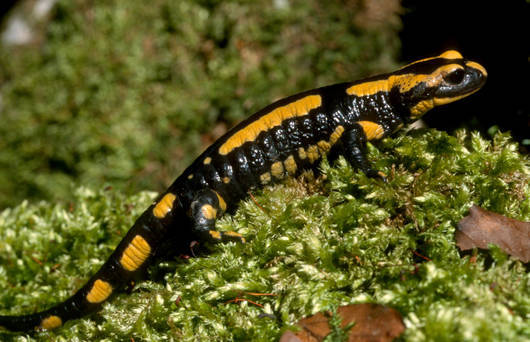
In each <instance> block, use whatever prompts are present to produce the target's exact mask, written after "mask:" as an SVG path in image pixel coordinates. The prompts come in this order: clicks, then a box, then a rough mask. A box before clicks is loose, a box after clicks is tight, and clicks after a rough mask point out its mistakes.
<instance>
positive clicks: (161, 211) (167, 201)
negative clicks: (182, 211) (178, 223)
mask: <svg viewBox="0 0 530 342" xmlns="http://www.w3.org/2000/svg"><path fill="white" fill-rule="evenodd" d="M176 198H177V197H176V196H175V195H174V194H172V193H167V194H165V196H164V197H162V199H161V200H160V201H159V202H158V203H157V204H156V206H155V207H154V208H153V215H155V217H157V218H159V219H161V218H164V217H165V216H166V215H167V213H169V212H170V211H171V208H173V202H174V201H175V199H176Z"/></svg>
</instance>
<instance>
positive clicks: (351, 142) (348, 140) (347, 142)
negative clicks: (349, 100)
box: [341, 124, 386, 182]
mask: <svg viewBox="0 0 530 342" xmlns="http://www.w3.org/2000/svg"><path fill="white" fill-rule="evenodd" d="M367 140H368V139H367V136H366V133H365V130H364V129H363V127H362V126H361V125H359V124H356V125H354V126H353V127H352V128H351V129H350V130H348V131H346V132H344V134H343V135H342V137H341V141H342V145H343V149H344V150H343V155H344V157H345V158H346V160H348V162H349V163H350V164H351V165H352V166H353V167H355V168H357V169H359V170H361V171H362V172H364V174H366V175H367V176H368V177H371V178H379V179H381V180H383V181H384V182H386V175H385V174H384V173H383V172H381V171H379V170H376V169H374V168H372V165H370V162H369V161H368V159H367V158H366V141H367Z"/></svg>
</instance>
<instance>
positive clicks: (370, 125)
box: [357, 121, 385, 140]
mask: <svg viewBox="0 0 530 342" xmlns="http://www.w3.org/2000/svg"><path fill="white" fill-rule="evenodd" d="M357 123H358V124H359V125H361V127H362V128H363V131H364V134H366V139H368V140H373V139H381V138H382V137H383V135H384V134H385V130H384V129H383V127H382V126H381V125H379V124H377V123H375V122H372V121H358V122H357Z"/></svg>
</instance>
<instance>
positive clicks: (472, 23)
mask: <svg viewBox="0 0 530 342" xmlns="http://www.w3.org/2000/svg"><path fill="white" fill-rule="evenodd" d="M402 6H403V7H404V8H405V11H406V12H405V13H404V14H403V16H402V20H403V30H402V32H401V34H400V36H401V43H402V59H403V60H414V59H416V58H418V56H430V55H433V54H437V53H440V52H441V50H445V49H449V48H454V49H456V50H459V51H460V52H461V53H462V54H463V55H464V57H466V58H469V59H472V60H475V61H477V62H479V63H480V64H482V65H483V66H484V67H485V68H486V70H487V71H488V82H487V83H486V85H485V86H484V88H483V89H482V90H481V91H480V92H478V93H476V94H474V95H473V96H471V97H470V98H469V99H467V100H466V101H460V102H455V103H454V104H452V105H450V106H445V107H440V108H438V109H437V115H427V116H426V117H425V121H427V123H428V124H429V125H430V126H434V127H437V128H440V129H444V130H453V129H455V128H457V127H460V126H467V127H470V128H474V129H480V130H481V132H483V133H484V135H485V136H486V135H487V130H488V129H489V128H490V127H491V126H493V125H497V126H498V127H499V128H500V129H501V130H502V131H506V130H509V131H511V132H512V135H513V136H514V138H515V139H516V140H518V141H522V140H523V139H529V138H530V127H529V124H530V115H529V108H528V96H529V95H530V93H529V86H528V80H529V76H530V74H529V68H528V20H529V17H528V4H527V3H526V2H525V1H504V2H502V4H501V3H499V2H495V1H491V2H490V1H455V0H446V1H418V0H411V1H407V0H405V1H403V2H402ZM455 106H461V107H460V108H459V109H455ZM452 113H453V114H452ZM457 113H469V116H467V117H462V116H461V115H460V114H457ZM456 115H458V116H456ZM526 151H528V145H527V146H526Z"/></svg>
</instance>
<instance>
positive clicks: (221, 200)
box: [215, 191, 226, 212]
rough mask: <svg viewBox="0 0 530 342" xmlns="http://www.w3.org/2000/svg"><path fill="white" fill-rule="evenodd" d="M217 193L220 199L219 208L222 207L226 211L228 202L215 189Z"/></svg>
mask: <svg viewBox="0 0 530 342" xmlns="http://www.w3.org/2000/svg"><path fill="white" fill-rule="evenodd" d="M215 194H216V195H217V200H218V201H219V208H221V211H223V212H224V211H226V202H225V200H224V198H223V197H222V196H221V195H219V194H218V193H217V191H215Z"/></svg>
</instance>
